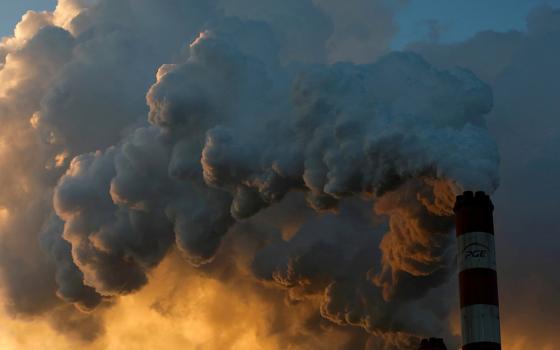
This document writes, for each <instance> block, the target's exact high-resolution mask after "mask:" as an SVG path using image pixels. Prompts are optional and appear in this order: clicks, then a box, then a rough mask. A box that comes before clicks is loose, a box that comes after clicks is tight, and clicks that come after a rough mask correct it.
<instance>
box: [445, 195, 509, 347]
mask: <svg viewBox="0 0 560 350" xmlns="http://www.w3.org/2000/svg"><path fill="white" fill-rule="evenodd" d="M453 210H454V211H455V223H456V228H457V247H458V250H459V251H458V265H459V292H460V295H461V330H462V337H463V347H462V349H463V350H496V349H501V345H500V315H499V308H498V282H497V274H496V250H495V244H494V221H493V217H492V212H493V210H494V205H493V204H492V201H491V200H490V197H489V196H488V195H486V194H485V193H484V192H480V191H479V192H476V194H474V195H473V193H472V192H470V191H467V192H464V193H463V195H459V196H457V202H456V203H455V207H454V208H453Z"/></svg>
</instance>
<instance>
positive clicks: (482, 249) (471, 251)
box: [463, 243, 489, 260]
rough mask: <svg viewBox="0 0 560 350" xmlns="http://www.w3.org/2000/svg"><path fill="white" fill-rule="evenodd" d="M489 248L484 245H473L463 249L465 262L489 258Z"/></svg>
mask: <svg viewBox="0 0 560 350" xmlns="http://www.w3.org/2000/svg"><path fill="white" fill-rule="evenodd" d="M488 250H489V248H488V247H487V246H485V245H484V244H480V243H471V244H469V245H468V246H466V247H465V249H463V256H464V257H465V260H467V259H471V258H486V257H487V256H488Z"/></svg>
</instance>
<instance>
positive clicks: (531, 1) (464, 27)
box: [0, 0, 560, 49]
mask: <svg viewBox="0 0 560 350" xmlns="http://www.w3.org/2000/svg"><path fill="white" fill-rule="evenodd" d="M546 3H548V4H551V5H554V6H560V0H455V1H450V0H409V3H408V5H407V6H405V7H404V8H403V9H402V10H401V11H400V13H399V14H398V16H397V22H398V24H399V27H400V31H399V33H398V34H397V36H396V37H395V38H394V40H393V44H392V47H393V48H395V49H400V48H403V47H404V46H405V45H406V44H407V43H408V42H411V41H415V40H419V39H426V38H428V37H429V36H430V34H429V33H430V28H437V30H438V33H439V36H438V38H439V40H441V41H442V42H452V41H459V40H462V39H465V38H468V37H469V36H471V35H472V34H474V33H476V32H478V31H480V30H486V29H493V30H498V31H507V30H511V29H517V30H523V29H524V28H525V17H526V16H527V13H529V11H530V10H531V9H532V8H534V7H535V6H538V5H541V4H546ZM55 4H56V0H1V1H0V36H5V35H9V34H11V33H12V31H13V28H14V26H15V24H16V23H17V22H18V21H19V19H20V18H21V16H22V15H23V14H24V13H25V12H26V11H27V10H29V9H33V10H51V9H53V8H54V6H55ZM497 13H499V14H500V15H499V16H496V14H497ZM434 24H435V25H434Z"/></svg>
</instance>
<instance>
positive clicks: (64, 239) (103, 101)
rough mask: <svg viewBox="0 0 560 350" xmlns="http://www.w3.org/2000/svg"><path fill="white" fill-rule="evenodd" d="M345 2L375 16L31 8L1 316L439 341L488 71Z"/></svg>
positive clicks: (107, 337)
mask: <svg viewBox="0 0 560 350" xmlns="http://www.w3.org/2000/svg"><path fill="white" fill-rule="evenodd" d="M352 3H353V4H354V5H353V7H352V8H353V9H357V8H360V6H361V5H362V3H365V2H363V1H352ZM364 6H365V7H364V8H365V9H366V10H367V11H371V12H372V13H375V14H376V16H379V18H380V20H379V22H378V25H375V26H373V25H372V24H371V23H370V22H369V21H368V18H362V17H361V16H359V17H358V18H359V20H358V21H356V23H355V26H354V25H351V24H352V23H351V22H352V20H351V19H352V18H355V17H356V13H354V12H353V11H348V12H344V11H340V8H339V4H337V3H335V2H334V1H322V0H317V1H311V0H306V1H285V2H274V1H252V0H244V1H229V0H222V1H204V2H200V1H194V0H192V1H178V0H168V1H161V2H159V1H158V2H154V1H147V0H142V1H130V0H111V1H109V0H99V1H79V0H60V1H59V3H58V6H57V9H56V10H55V11H54V12H41V13H36V12H29V13H27V14H26V15H25V16H24V17H23V18H22V20H21V22H20V23H19V24H18V26H17V27H16V30H15V32H14V36H12V37H8V38H5V39H3V41H2V43H1V44H0V62H1V65H0V78H1V79H2V84H1V85H0V118H2V121H3V126H4V127H3V128H2V130H1V131H0V169H1V172H0V183H1V184H2V185H3V186H2V188H3V190H2V191H0V230H1V233H0V276H1V279H2V292H3V294H4V299H5V304H6V306H7V310H9V313H10V315H12V316H14V317H26V318H35V319H36V318H44V319H47V320H48V321H49V324H50V325H51V327H52V328H53V329H55V330H56V331H57V332H60V333H63V334H66V335H68V337H71V338H73V339H77V341H80V342H85V344H86V345H85V346H92V348H103V347H104V346H107V344H108V343H107V342H115V341H117V340H115V339H118V338H119V337H122V339H128V340H129V341H130V342H133V341H134V340H133V339H134V337H133V336H130V334H128V335H127V334H125V333H126V331H124V330H123V329H122V328H119V327H116V328H115V329H111V328H110V327H104V322H109V320H110V319H111V318H112V317H113V318H115V317H116V318H118V319H120V320H121V323H122V324H128V323H130V322H132V321H131V319H127V317H129V316H126V315H125V314H124V313H123V312H122V310H125V309H126V308H127V306H128V307H136V308H138V310H141V311H138V312H139V313H140V312H143V313H145V315H147V317H148V316H149V318H151V319H154V320H160V322H163V323H166V322H171V321H169V320H177V323H178V324H180V325H183V326H186V327H190V326H192V327H193V329H194V328H196V327H199V328H200V329H203V331H200V334H199V335H198V336H199V338H197V336H195V335H193V334H194V333H193V334H191V335H189V336H185V335H184V334H181V335H180V334H179V333H173V332H174V330H170V331H169V332H171V333H169V340H168V341H169V344H174V345H170V346H181V345H180V344H182V346H183V347H184V346H187V347H188V346H190V347H192V348H197V347H204V348H210V349H213V348H216V349H217V348H224V347H228V346H230V347H231V348H235V347H234V345H233V344H235V346H237V347H239V348H250V347H251V346H254V347H261V348H271V349H275V348H278V349H286V348H293V349H305V348H314V349H332V348H340V349H357V348H362V349H408V348H411V347H412V348H413V347H414V345H416V341H417V339H418V337H421V336H426V335H434V334H436V335H442V336H446V337H447V338H448V339H450V343H452V342H453V341H454V338H453V336H454V335H456V333H453V330H451V329H450V326H449V323H450V322H449V304H450V303H451V302H450V301H449V299H448V298H447V296H446V293H447V291H446V289H447V288H448V285H449V284H450V282H449V280H450V276H451V275H452V274H453V271H454V268H455V266H454V255H453V251H454V247H453V246H450V243H451V242H452V241H451V237H452V235H451V230H452V210H451V208H452V206H453V202H454V198H455V194H457V193H459V192H460V191H461V190H463V189H478V190H485V191H488V192H493V191H495V190H496V189H497V188H498V185H499V181H500V179H499V155H498V151H497V146H496V143H495V141H494V137H493V136H492V134H491V132H490V131H489V129H488V127H487V121H486V117H487V115H488V114H489V113H491V111H492V108H493V93H492V89H491V88H490V86H489V85H488V84H487V83H484V82H483V81H481V80H480V79H479V78H478V77H477V76H476V75H475V74H474V73H472V72H471V71H470V70H467V69H463V68H451V67H452V66H453V65H448V66H445V67H444V68H441V67H436V66H434V65H432V63H430V61H435V59H433V58H431V57H430V56H429V55H428V54H426V55H427V57H429V59H430V61H427V60H425V59H424V58H423V57H422V56H420V55H419V54H416V53H412V52H394V53H387V52H388V47H387V46H388V43H389V41H390V40H389V38H390V36H391V35H392V34H393V33H394V32H395V24H394V23H393V20H392V19H391V18H392V17H391V16H392V15H393V14H394V13H395V11H397V10H398V8H399V5H398V4H397V3H396V4H395V5H394V6H390V5H388V4H387V3H385V2H383V1H379V2H378V1H373V2H367V4H364ZM367 11H366V12H367ZM287 14H289V16H288V15H287ZM535 30H537V29H535ZM539 30H540V29H539ZM543 30H544V29H543ZM377 37H380V38H382V39H383V40H381V39H380V40H377V39H376V38H377ZM506 39H507V40H508V41H507V42H506V43H505V44H504V45H503V47H504V48H505V49H504V50H506V51H507V50H510V49H511V48H510V45H516V44H515V43H513V44H511V43H510V41H509V40H510V39H511V40H513V41H515V40H517V39H516V38H510V37H508V38H506ZM356 47H359V48H360V49H359V50H358V49H356ZM416 51H419V52H421V51H422V50H420V49H416ZM426 51H427V49H426ZM508 52H509V51H508ZM506 54H507V53H506ZM465 57H466V56H465ZM436 63H437V62H436ZM437 64H438V66H441V64H440V63H437ZM473 69H474V70H475V71H476V69H475V68H473ZM487 69H490V68H487ZM477 73H479V74H481V75H485V74H489V73H488V72H487V71H484V70H482V71H480V72H477ZM485 78H487V77H485ZM489 80H490V79H489ZM491 81H492V80H491ZM492 82H493V81H492ZM452 282H453V280H452ZM200 290H205V291H207V293H210V294H211V296H208V295H207V294H204V293H202V294H201V293H200ZM203 294H204V295H203ZM197 303H200V304H201V305H203V306H204V307H202V306H197ZM243 305H246V308H247V309H250V311H246V310H245V309H244V306H243ZM188 310H193V311H192V313H189V312H188ZM195 313H198V314H200V315H201V316H200V317H198V318H197V317H196V316H195ZM201 319H203V320H204V322H206V323H208V324H213V325H215V329H214V328H212V329H211V330H208V329H206V330H204V329H205V328H204V327H203V326H201V325H200V323H201V321H200V320H201ZM10 322H11V321H10ZM13 322H16V321H13ZM142 322H147V323H146V325H145V326H146V327H147V328H150V327H153V326H152V325H151V324H148V323H149V322H150V321H149V320H143V321H142ZM204 322H203V323H204ZM10 325H12V323H10ZM194 325H197V326H196V327H195V326H194ZM240 325H244V328H246V330H244V329H242V328H243V327H241V326H240ZM10 327H11V326H10ZM13 327H16V326H15V325H14V326H13ZM175 327H177V326H175ZM206 327H208V326H206ZM218 328H231V329H230V330H227V331H223V332H222V333H220V334H222V338H219V337H212V336H208V334H217V333H216V332H218V330H217V329H218ZM45 332H46V331H45ZM104 332H105V334H104ZM205 332H206V333H205ZM195 333H196V332H195ZM166 334H167V333H166ZM143 337H145V335H143ZM140 338H141V337H139V338H138V339H140ZM136 341H139V340H136ZM146 341H148V340H146ZM0 344H1V343H0ZM87 344H89V345H87ZM112 344H115V343H112ZM128 344H129V345H130V344H133V343H128ZM146 344H148V343H146ZM30 346H31V345H30ZM157 346H158V345H157V344H155V345H154V347H157Z"/></svg>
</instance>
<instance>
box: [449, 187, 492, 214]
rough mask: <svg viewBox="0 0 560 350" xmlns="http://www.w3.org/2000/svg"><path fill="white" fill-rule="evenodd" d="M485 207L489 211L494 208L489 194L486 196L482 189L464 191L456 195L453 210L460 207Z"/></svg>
mask: <svg viewBox="0 0 560 350" xmlns="http://www.w3.org/2000/svg"><path fill="white" fill-rule="evenodd" d="M467 206H468V207H487V208H488V209H490V210H491V211H492V210H494V205H493V204H492V200H490V196H488V195H487V194H486V193H484V192H483V191H476V193H473V192H472V191H465V192H463V194H461V195H458V196H457V201H456V202H455V207H454V208H453V211H455V212H457V211H458V210H459V209H461V208H462V207H467Z"/></svg>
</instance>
